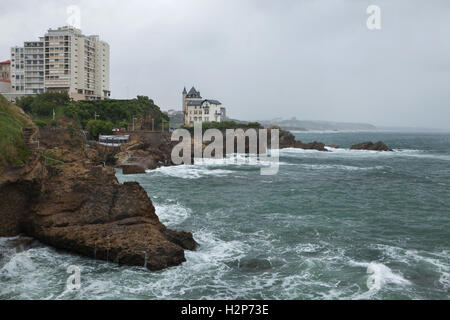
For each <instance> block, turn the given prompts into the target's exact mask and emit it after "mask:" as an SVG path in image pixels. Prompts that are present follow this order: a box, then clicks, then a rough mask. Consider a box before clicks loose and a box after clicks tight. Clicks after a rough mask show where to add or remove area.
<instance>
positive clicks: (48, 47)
mask: <svg viewBox="0 0 450 320" xmlns="http://www.w3.org/2000/svg"><path fill="white" fill-rule="evenodd" d="M109 56H110V48H109V45H108V43H106V42H104V41H100V39H99V37H98V36H95V35H93V36H85V35H83V34H82V33H81V30H79V29H76V28H73V27H70V26H67V27H61V28H57V29H49V30H48V32H47V33H46V34H45V35H44V36H43V37H40V38H39V41H29V42H25V43H24V46H23V47H13V48H11V94H12V95H17V96H20V95H28V94H38V93H43V92H67V93H68V94H69V96H70V97H71V98H72V99H74V100H98V99H107V98H109V97H110V95H111V92H110V80H109V69H110V58H109Z"/></svg>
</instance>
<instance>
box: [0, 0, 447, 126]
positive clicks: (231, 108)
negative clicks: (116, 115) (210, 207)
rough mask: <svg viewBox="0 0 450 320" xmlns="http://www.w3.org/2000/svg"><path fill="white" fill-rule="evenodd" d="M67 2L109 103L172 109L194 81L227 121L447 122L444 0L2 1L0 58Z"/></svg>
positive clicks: (56, 21) (54, 19)
mask: <svg viewBox="0 0 450 320" xmlns="http://www.w3.org/2000/svg"><path fill="white" fill-rule="evenodd" d="M371 4H375V5H378V6H379V7H380V9H381V30H369V29H368V28H367V26H366V21H367V18H368V17H369V15H368V14H367V13H366V9H367V7H368V6H369V5H371ZM70 5H78V6H79V8H80V9H81V28H82V31H83V33H84V34H98V35H100V37H101V39H103V40H105V41H107V42H108V43H109V44H110V45H111V90H112V95H113V97H115V98H124V97H127V96H128V97H132V96H136V95H138V94H139V95H148V96H149V97H151V98H152V99H154V100H155V102H156V103H157V104H158V105H159V106H160V107H161V108H162V109H166V110H167V109H170V108H173V109H180V110H181V92H182V90H183V87H184V86H186V87H187V89H188V90H189V89H190V87H192V85H195V87H196V88H197V89H198V90H200V92H201V94H202V96H203V97H204V98H211V99H217V100H220V101H221V102H222V103H223V105H224V106H225V107H226V108H227V112H228V116H230V117H232V118H237V119H245V120H256V119H270V118H274V117H284V118H290V117H292V116H296V117H297V118H298V119H305V120H331V121H346V122H368V123H372V124H375V125H388V126H393V125H398V126H421V127H431V128H444V129H450V1H448V0H433V1H423V0H415V1H414V0H371V1H365V0H292V1H291V0H282V1H275V0H271V1H268V0H267V1H266V0H150V1H148V0H146V1H144V0H140V1H138V0H127V1H123V0H79V1H77V0H72V1H65V0H40V1H36V0H14V1H11V0H2V1H1V2H0V30H1V32H0V35H1V36H0V60H6V59H9V58H10V57H9V49H10V47H11V46H14V45H21V44H22V43H23V41H28V40H34V39H37V38H38V37H39V36H42V35H43V34H44V33H45V32H46V30H47V29H48V28H49V27H52V28H56V27H58V26H62V25H66V24H67V22H66V21H67V19H68V14H67V12H66V10H67V7H68V6H70Z"/></svg>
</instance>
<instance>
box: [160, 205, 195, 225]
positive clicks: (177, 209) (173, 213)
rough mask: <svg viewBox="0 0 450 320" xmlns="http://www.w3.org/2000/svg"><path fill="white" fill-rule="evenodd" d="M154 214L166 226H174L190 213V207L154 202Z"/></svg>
mask: <svg viewBox="0 0 450 320" xmlns="http://www.w3.org/2000/svg"><path fill="white" fill-rule="evenodd" d="M154 205H155V210H156V215H157V216H158V218H159V220H160V221H161V222H162V223H163V224H165V225H166V226H168V227H170V226H176V225H179V224H181V223H182V222H184V221H185V220H186V219H187V218H189V217H190V216H191V214H192V211H191V209H189V208H185V207H183V206H182V205H181V204H179V203H176V204H156V203H155V204H154Z"/></svg>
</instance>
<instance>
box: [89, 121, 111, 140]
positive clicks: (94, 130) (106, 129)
mask: <svg viewBox="0 0 450 320" xmlns="http://www.w3.org/2000/svg"><path fill="white" fill-rule="evenodd" d="M113 128H114V125H113V124H112V122H111V121H103V120H90V121H88V123H87V125H86V130H87V131H88V132H89V134H90V135H91V137H93V138H98V136H99V135H100V134H102V135H109V134H111V133H112V129H113Z"/></svg>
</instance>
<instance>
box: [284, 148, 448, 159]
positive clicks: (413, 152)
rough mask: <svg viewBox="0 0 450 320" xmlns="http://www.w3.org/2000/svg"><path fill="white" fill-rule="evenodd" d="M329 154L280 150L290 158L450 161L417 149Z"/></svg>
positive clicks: (344, 150) (331, 150) (338, 150)
mask: <svg viewBox="0 0 450 320" xmlns="http://www.w3.org/2000/svg"><path fill="white" fill-rule="evenodd" d="M325 148H326V149H327V150H328V151H329V152H323V151H318V150H308V149H298V148H285V149H281V150H280V155H281V156H288V157H310V156H314V157H323V158H333V157H339V158H361V159H364V158H370V159H373V158H395V157H410V158H423V159H434V160H442V161H450V155H445V154H435V153H430V152H428V151H425V150H417V149H393V150H394V151H393V152H384V151H374V150H352V149H348V148H331V147H325Z"/></svg>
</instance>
